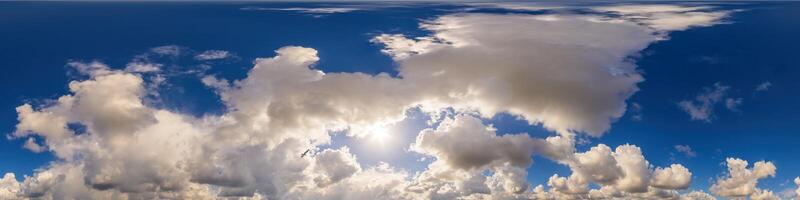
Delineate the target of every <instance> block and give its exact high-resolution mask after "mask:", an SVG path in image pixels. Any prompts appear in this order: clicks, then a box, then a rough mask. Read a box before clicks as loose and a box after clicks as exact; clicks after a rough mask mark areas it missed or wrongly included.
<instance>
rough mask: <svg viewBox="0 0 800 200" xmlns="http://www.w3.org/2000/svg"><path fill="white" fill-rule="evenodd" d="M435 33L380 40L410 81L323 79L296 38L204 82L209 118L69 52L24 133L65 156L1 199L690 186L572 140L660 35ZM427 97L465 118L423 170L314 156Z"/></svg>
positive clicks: (565, 18) (459, 28)
mask: <svg viewBox="0 0 800 200" xmlns="http://www.w3.org/2000/svg"><path fill="white" fill-rule="evenodd" d="M421 26H422V27H423V28H425V29H427V30H429V31H431V32H432V35H430V36H423V37H419V38H413V39H412V38H406V37H405V36H403V35H396V34H395V35H381V36H378V37H376V38H375V39H374V40H373V42H377V43H382V44H385V45H386V49H384V51H383V52H384V53H387V54H390V55H393V57H394V58H395V59H396V60H397V62H399V68H398V71H399V76H397V77H393V76H390V75H388V74H377V75H368V74H363V73H325V72H323V71H321V70H318V69H315V67H314V65H315V64H316V62H317V61H319V57H318V56H317V51H316V50H314V49H311V48H305V47H296V46H288V47H283V48H280V49H278V50H277V51H276V55H274V56H272V57H267V58H259V59H256V60H255V62H254V66H253V68H252V69H251V70H250V71H249V72H248V74H247V76H246V77H245V78H243V79H240V80H225V79H222V78H217V77H215V76H213V75H209V76H205V77H203V78H202V82H203V83H204V84H206V85H208V86H210V87H211V88H213V89H215V91H216V92H217V93H218V94H219V96H220V97H221V99H222V101H223V102H224V104H225V106H226V108H227V109H226V112H224V113H221V114H218V115H208V116H202V117H193V116H191V115H186V114H182V113H177V112H174V111H171V110H167V109H161V108H159V107H158V106H154V105H149V104H148V102H147V101H144V100H143V99H144V98H146V97H147V95H148V94H150V92H151V91H149V90H152V89H154V88H153V87H151V86H152V85H154V86H158V85H159V84H154V82H157V81H158V79H149V78H146V77H148V76H150V75H146V74H144V73H145V72H150V71H152V70H135V69H134V68H138V67H131V69H129V70H113V69H112V68H111V67H109V66H107V65H105V64H102V63H100V62H91V63H79V62H72V63H71V64H69V65H70V66H73V67H74V68H76V69H77V71H79V72H81V73H82V74H84V75H87V77H86V79H85V80H76V81H72V82H71V83H70V84H69V89H70V93H69V94H66V95H64V96H62V97H60V98H59V99H58V100H57V101H53V102H52V103H50V104H47V105H42V106H40V107H34V106H32V105H28V104H25V105H22V106H19V107H18V108H17V114H18V120H19V123H18V124H17V127H16V128H17V129H16V131H15V132H13V133H12V137H14V138H23V137H30V136H31V135H36V136H35V138H37V139H38V138H41V139H42V140H43V141H42V146H41V147H42V149H43V150H47V151H50V152H52V153H53V154H55V155H56V156H57V158H58V160H57V161H56V162H53V163H52V164H50V165H49V166H45V167H43V168H42V169H39V170H38V171H37V172H36V173H35V174H34V175H32V176H29V177H26V178H25V180H24V181H22V182H21V183H19V182H16V180H14V181H13V182H11V181H5V180H13V178H11V179H8V178H4V179H3V180H4V181H3V183H4V184H3V187H2V189H3V190H0V191H3V192H6V191H8V193H14V194H15V195H20V196H22V197H26V198H45V199H47V198H56V197H58V198H68V199H70V198H71V199H125V198H128V199H153V198H172V199H214V198H225V197H231V198H238V197H247V198H266V199H457V198H460V199H531V198H534V197H538V196H545V197H547V196H550V197H553V198H557V199H561V197H588V196H596V197H620V196H626V195H628V196H635V197H642V198H644V197H650V196H658V197H659V198H661V197H664V198H666V197H677V196H678V193H677V192H676V191H674V189H681V188H686V186H685V185H686V184H688V180H690V178H687V177H691V173H689V172H688V170H687V169H686V168H684V167H683V166H681V165H672V166H670V167H667V168H655V169H651V167H650V165H649V162H648V161H647V160H645V159H644V156H643V155H642V152H641V150H640V149H639V147H637V146H634V145H622V146H619V147H617V148H616V149H615V150H614V151H612V150H611V148H610V147H608V146H605V145H597V146H596V147H594V148H592V149H591V150H589V151H587V152H581V153H576V149H575V137H576V135H575V134H576V133H587V134H590V135H593V136H600V135H602V134H603V133H604V132H606V131H607V130H608V129H609V128H610V126H611V123H612V122H613V121H614V120H616V119H618V118H619V117H621V116H622V115H623V114H624V112H625V108H626V107H627V106H626V104H625V100H626V99H627V98H628V97H629V96H630V95H632V94H633V93H634V92H635V91H636V90H637V88H636V84H637V83H638V82H641V81H642V80H643V79H642V77H641V74H639V73H638V72H637V71H636V66H635V65H634V63H633V62H632V61H631V60H630V57H631V56H635V54H636V52H638V51H640V50H642V49H643V48H645V47H646V46H647V45H648V44H650V43H651V42H654V41H657V40H659V39H660V37H659V36H657V35H654V33H655V32H654V30H652V29H651V28H649V27H646V26H642V25H641V24H637V23H633V22H615V21H609V20H596V16H592V17H587V16H582V15H577V14H576V15H571V14H558V15H548V16H536V15H493V14H457V15H448V16H442V17H439V18H437V19H435V20H432V21H429V22H425V23H423V24H422V25H421ZM486 30H491V31H486ZM183 51H186V50H185V49H183V48H182V47H179V46H174V45H171V46H163V47H156V48H153V49H152V50H151V53H149V54H154V55H156V54H157V55H163V56H178V55H181V54H183ZM141 59H142V60H146V59H145V58H141ZM134 61H141V60H136V59H135V60H134ZM145 68H146V67H145ZM145 68H142V69H145ZM143 77H144V78H143ZM161 81H163V80H161ZM413 107H419V108H422V110H423V111H425V112H427V113H428V114H431V115H435V114H436V113H440V111H442V110H451V111H452V115H449V116H446V117H444V118H445V119H444V120H443V121H439V122H438V123H439V125H438V126H437V127H436V128H430V129H426V130H424V131H421V132H420V134H419V136H418V137H417V140H416V141H415V143H414V144H413V145H412V150H413V151H415V152H417V153H422V154H424V155H428V156H431V157H434V158H435V160H434V161H433V162H431V163H430V164H429V165H428V167H427V169H425V170H424V171H422V172H418V173H415V174H413V175H411V174H409V173H408V172H405V171H403V170H402V169H394V168H392V167H391V166H388V165H386V164H380V165H378V166H369V167H363V166H361V165H360V164H359V163H358V161H357V159H356V156H355V155H352V154H351V153H350V152H349V149H348V148H340V149H323V150H321V151H320V153H319V154H316V155H315V156H307V157H301V156H300V154H301V153H302V152H304V151H306V150H308V149H314V150H317V149H318V148H320V146H321V145H323V144H328V143H330V142H331V137H330V134H331V132H340V131H344V132H346V134H347V135H349V136H353V137H365V136H368V135H370V134H374V132H375V131H377V130H379V129H381V128H382V127H384V126H388V125H392V124H394V123H396V122H398V121H400V120H403V119H404V118H405V113H406V111H407V110H408V109H409V108H413ZM500 112H507V113H511V114H513V115H517V116H519V117H520V118H521V119H523V120H526V121H527V122H529V123H530V124H532V125H542V126H544V127H545V128H547V129H549V130H553V131H555V132H557V133H558V135H554V136H550V137H547V138H543V139H536V138H532V137H531V136H529V135H527V134H504V135H499V134H497V133H496V130H495V129H493V128H492V127H491V126H490V125H484V124H483V122H482V120H481V118H487V117H491V116H494V115H495V114H497V113H500ZM71 124H79V125H83V126H85V127H86V128H85V130H72V129H70V128H69V127H70V125H71ZM78 131H79V132H78ZM37 139H35V140H33V143H34V144H37V145H39V143H38V142H37V141H36V140H37ZM31 148H33V147H31ZM34 149H35V148H34ZM533 155H542V156H544V157H546V158H550V159H553V160H555V161H557V162H559V163H562V164H565V165H568V166H569V167H570V168H571V169H572V171H573V173H572V174H571V175H570V176H569V177H568V178H567V177H559V176H558V175H555V176H553V177H552V178H551V179H550V181H548V186H550V187H551V191H544V188H543V187H537V188H536V189H533V190H531V189H530V186H529V183H528V182H527V181H526V177H527V173H528V171H527V168H528V167H529V166H530V165H531V163H532V160H531V157H532V156H533ZM6 182H8V184H6ZM590 183H595V184H599V185H601V186H602V188H600V189H590V187H589V186H588V185H589V184H590ZM15 184H19V185H20V186H19V189H14V188H15V186H13V185H15ZM8 188H11V189H8ZM537 191H538V192H537ZM3 194H5V193H3Z"/></svg>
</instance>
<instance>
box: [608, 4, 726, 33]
mask: <svg viewBox="0 0 800 200" xmlns="http://www.w3.org/2000/svg"><path fill="white" fill-rule="evenodd" d="M593 9H594V10H597V11H601V12H611V13H616V14H620V15H622V18H623V19H625V20H630V21H634V22H637V23H642V24H644V25H647V26H649V27H651V28H653V29H655V30H658V31H681V30H686V29H688V28H691V27H704V26H711V25H715V24H719V23H724V22H723V21H722V19H723V18H725V17H726V16H728V15H729V14H730V11H714V10H713V8H712V7H708V6H679V5H658V4H649V5H645V4H642V5H635V4H633V5H615V6H600V7H596V8H593Z"/></svg>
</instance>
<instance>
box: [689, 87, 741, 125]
mask: <svg viewBox="0 0 800 200" xmlns="http://www.w3.org/2000/svg"><path fill="white" fill-rule="evenodd" d="M703 90H704V92H703V93H700V94H698V95H697V96H696V97H695V99H694V100H683V101H680V102H678V106H679V107H680V108H681V109H683V111H684V112H686V113H687V114H689V116H691V119H692V120H700V121H705V122H711V119H712V118H714V107H715V105H716V104H717V103H719V101H720V100H722V98H724V97H725V96H727V95H728V90H730V87H729V86H726V85H723V84H721V83H715V84H714V87H713V88H703Z"/></svg>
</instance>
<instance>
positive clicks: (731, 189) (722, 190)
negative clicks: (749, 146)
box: [711, 158, 777, 199]
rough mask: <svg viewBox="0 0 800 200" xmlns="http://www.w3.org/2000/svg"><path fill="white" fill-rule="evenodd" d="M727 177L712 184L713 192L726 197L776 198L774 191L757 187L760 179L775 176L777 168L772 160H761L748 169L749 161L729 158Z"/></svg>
mask: <svg viewBox="0 0 800 200" xmlns="http://www.w3.org/2000/svg"><path fill="white" fill-rule="evenodd" d="M726 165H727V166H728V174H727V177H722V178H720V179H719V180H717V182H716V183H714V185H712V186H711V192H712V193H714V194H716V195H719V196H723V197H726V198H743V197H748V196H749V197H750V198H751V199H776V198H777V197H775V195H774V194H773V193H772V191H768V190H762V189H759V188H758V187H756V186H757V185H758V180H759V179H763V178H767V177H774V176H775V171H776V170H777V168H776V167H775V165H774V164H772V162H767V161H759V162H756V163H755V164H753V167H752V168H750V169H748V168H747V166H748V162H747V161H745V160H742V159H738V158H728V159H727V160H726Z"/></svg>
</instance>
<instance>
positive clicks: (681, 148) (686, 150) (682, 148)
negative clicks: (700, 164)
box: [675, 145, 697, 158]
mask: <svg viewBox="0 0 800 200" xmlns="http://www.w3.org/2000/svg"><path fill="white" fill-rule="evenodd" d="M675 150H676V151H678V152H680V153H683V154H684V155H686V157H689V158H694V157H697V152H694V150H692V147H690V146H689V145H675Z"/></svg>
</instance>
